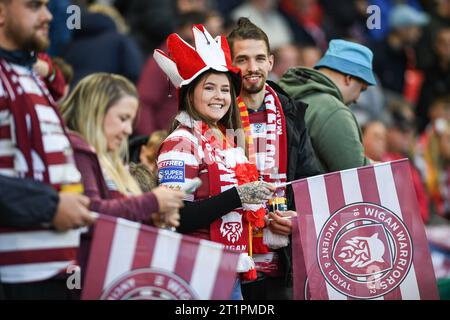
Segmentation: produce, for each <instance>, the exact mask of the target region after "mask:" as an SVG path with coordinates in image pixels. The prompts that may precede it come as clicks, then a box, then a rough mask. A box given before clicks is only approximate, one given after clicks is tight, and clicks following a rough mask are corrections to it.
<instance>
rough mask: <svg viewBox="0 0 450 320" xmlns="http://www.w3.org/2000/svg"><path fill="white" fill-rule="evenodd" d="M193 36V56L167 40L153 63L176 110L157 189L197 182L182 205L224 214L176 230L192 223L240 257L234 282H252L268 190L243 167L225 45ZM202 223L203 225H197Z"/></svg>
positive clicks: (233, 78) (237, 78)
mask: <svg viewBox="0 0 450 320" xmlns="http://www.w3.org/2000/svg"><path fill="white" fill-rule="evenodd" d="M192 32H193V36H194V41H195V48H194V47H192V46H190V45H189V44H187V43H186V42H185V41H184V40H183V39H181V38H180V37H179V36H178V35H177V34H171V35H170V36H169V37H168V39H167V46H168V55H167V54H165V53H164V52H162V51H160V50H155V53H154V55H153V56H154V58H155V61H156V62H157V63H158V65H159V66H160V67H161V69H163V71H164V72H165V73H166V74H167V76H168V77H169V78H170V80H171V81H172V83H173V84H174V85H175V87H176V88H177V96H178V106H179V113H178V115H177V116H176V117H175V121H174V125H173V128H174V130H173V131H172V133H171V134H170V135H169V136H168V137H167V139H166V140H165V141H164V142H163V144H162V145H161V149H160V152H159V156H158V170H159V172H158V175H159V183H160V184H161V185H166V186H168V187H170V188H173V189H184V188H185V186H186V185H188V184H190V182H191V181H192V180H193V179H195V178H196V177H198V178H200V179H201V181H202V185H201V187H200V188H198V189H197V190H196V191H195V193H193V194H192V195H190V199H187V200H190V201H196V202H197V201H199V200H202V202H205V201H208V200H206V199H210V200H212V199H217V198H218V197H220V198H222V200H223V201H221V206H223V207H226V208H227V211H226V212H224V211H223V208H218V207H211V206H205V207H204V208H203V209H202V210H200V212H198V213H193V214H192V217H191V216H186V221H181V225H182V226H183V224H184V223H187V224H192V223H194V224H196V226H197V229H196V230H195V231H194V232H193V233H192V235H194V236H198V237H200V238H203V239H208V240H212V241H215V242H219V243H222V244H224V245H225V247H227V248H228V249H231V250H235V251H238V252H241V253H242V255H243V256H245V257H246V258H245V259H243V261H245V262H246V263H243V265H241V269H240V271H241V273H240V278H241V279H243V280H247V279H253V278H254V277H255V276H256V272H255V269H254V263H253V261H252V259H251V254H252V249H251V236H252V228H254V227H258V226H259V227H260V226H261V224H262V225H263V224H264V214H265V207H264V201H265V200H267V199H269V198H271V196H272V194H273V191H274V187H273V186H272V185H270V184H268V183H265V182H262V181H257V180H258V172H257V169H256V167H255V166H254V165H253V164H250V163H249V162H248V160H247V157H246V154H245V151H244V150H245V145H244V144H245V138H244V132H243V130H242V124H241V119H240V114H239V109H238V106H237V102H236V96H237V95H238V94H239V91H240V88H241V75H240V70H239V69H237V68H234V67H232V66H231V58H230V57H231V56H230V49H229V47H228V43H227V41H226V38H225V37H224V36H222V37H217V38H216V39H213V38H212V37H211V35H210V34H209V33H208V31H207V30H206V29H205V28H204V27H203V26H202V25H195V26H193V28H192ZM238 142H242V145H241V146H239V143H238ZM197 208H198V207H197ZM205 215H206V216H208V217H209V220H208V219H206V220H205V219H204V216H205ZM196 221H197V223H195V222H196ZM205 263H206V261H205ZM233 294H236V295H233V298H240V297H241V295H240V285H239V282H237V285H236V286H235V290H234V292H233Z"/></svg>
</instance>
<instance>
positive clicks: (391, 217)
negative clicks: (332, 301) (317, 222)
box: [317, 203, 413, 299]
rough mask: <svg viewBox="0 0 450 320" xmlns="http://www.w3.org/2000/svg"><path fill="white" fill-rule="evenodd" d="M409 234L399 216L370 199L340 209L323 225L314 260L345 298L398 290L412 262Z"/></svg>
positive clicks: (374, 295) (366, 296)
mask: <svg viewBox="0 0 450 320" xmlns="http://www.w3.org/2000/svg"><path fill="white" fill-rule="evenodd" d="M412 253H413V248H412V241H411V236H410V234H409V232H408V230H407V228H406V226H405V224H404V223H403V221H401V219H399V218H398V217H397V216H396V215H395V214H394V213H393V212H391V211H390V210H389V209H387V208H384V207H381V206H379V205H376V204H372V203H355V204H351V205H348V206H346V207H344V208H341V209H339V210H338V211H336V212H335V213H334V214H333V215H331V216H330V218H329V219H328V220H327V221H326V223H325V224H324V226H323V228H322V230H321V232H320V235H319V237H318V243H317V259H318V264H319V268H320V270H321V273H322V275H323V276H324V277H325V280H326V281H327V282H328V283H329V284H330V285H331V286H332V287H333V288H334V289H336V290H337V291H339V292H341V293H342V294H345V295H347V296H349V297H353V298H359V299H371V298H376V297H380V296H383V295H385V294H387V293H389V292H390V291H392V290H394V289H395V288H397V287H398V286H399V285H400V284H401V283H402V281H403V280H404V279H405V277H406V275H407V274H408V271H409V269H410V266H411V264H412Z"/></svg>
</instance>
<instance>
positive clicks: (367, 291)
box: [292, 159, 439, 300]
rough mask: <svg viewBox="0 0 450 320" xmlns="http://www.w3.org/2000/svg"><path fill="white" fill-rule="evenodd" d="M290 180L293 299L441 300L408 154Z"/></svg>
mask: <svg viewBox="0 0 450 320" xmlns="http://www.w3.org/2000/svg"><path fill="white" fill-rule="evenodd" d="M292 187H293V190H294V194H295V204H296V208H297V212H298V219H297V221H296V223H294V224H293V244H292V245H293V257H294V264H293V265H294V297H295V298H306V299H314V300H315V299H321V300H327V299H329V300H347V299H378V300H382V299H386V300H392V299H404V300H415V299H439V296H438V292H437V287H436V279H435V276H434V272H433V266H432V263H431V258H430V252H429V249H428V243H427V239H426V235H425V228H424V224H423V222H422V219H421V215H420V212H419V210H420V209H419V205H418V202H417V197H416V194H415V190H414V187H413V183H412V179H411V174H410V168H409V162H408V160H406V159H403V160H399V161H394V162H386V163H380V164H376V165H371V166H367V167H362V168H357V169H349V170H344V171H339V172H334V173H329V174H325V175H321V176H315V177H311V178H307V179H303V180H300V181H299V182H297V183H294V184H293V185H292ZM303 256H304V261H299V259H302V258H303ZM302 266H303V268H302ZM305 270H306V272H305Z"/></svg>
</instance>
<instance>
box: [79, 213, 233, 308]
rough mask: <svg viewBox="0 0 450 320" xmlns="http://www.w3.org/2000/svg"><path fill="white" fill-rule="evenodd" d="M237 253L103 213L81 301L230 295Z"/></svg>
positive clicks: (221, 297)
mask: <svg viewBox="0 0 450 320" xmlns="http://www.w3.org/2000/svg"><path fill="white" fill-rule="evenodd" d="M238 259H239V254H238V253H235V252H232V251H228V250H225V249H224V248H223V246H222V245H220V244H217V243H214V242H211V241H207V240H201V239H197V238H193V237H190V236H185V235H181V234H179V233H175V232H171V231H168V230H163V229H156V228H152V227H149V226H144V225H142V224H139V223H136V222H132V221H128V220H124V219H120V218H113V217H109V216H104V215H100V216H99V218H98V220H97V222H96V225H95V231H94V238H93V241H92V246H91V252H90V257H89V262H88V267H87V273H86V279H85V282H84V287H83V293H82V298H83V299H108V300H119V299H135V300H137V299H157V300H161V299H181V300H188V299H189V300H190V299H195V300H197V299H199V300H206V299H229V298H230V296H231V291H232V288H233V285H234V281H235V279H236V275H237V274H236V267H237V264H238Z"/></svg>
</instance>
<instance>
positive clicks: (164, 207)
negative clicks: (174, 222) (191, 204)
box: [152, 186, 186, 213]
mask: <svg viewBox="0 0 450 320" xmlns="http://www.w3.org/2000/svg"><path fill="white" fill-rule="evenodd" d="M152 192H153V194H154V195H155V196H156V200H158V205H159V212H160V213H168V212H174V210H177V211H178V209H179V208H182V207H183V206H184V203H183V199H184V198H185V197H186V194H185V193H184V192H182V191H175V190H171V189H169V188H167V187H164V186H159V187H157V188H155V189H153V190H152Z"/></svg>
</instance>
